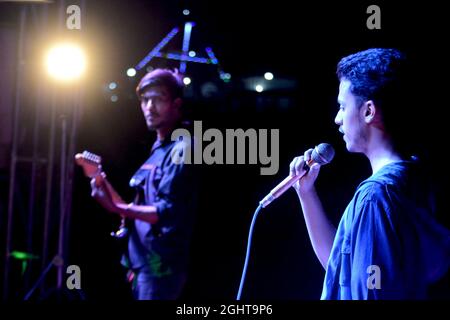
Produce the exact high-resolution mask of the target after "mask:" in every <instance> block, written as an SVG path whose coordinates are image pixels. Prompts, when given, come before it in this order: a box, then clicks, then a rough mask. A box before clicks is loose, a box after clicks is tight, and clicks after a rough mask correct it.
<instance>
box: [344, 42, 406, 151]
mask: <svg viewBox="0 0 450 320" xmlns="http://www.w3.org/2000/svg"><path fill="white" fill-rule="evenodd" d="M412 72H413V68H411V65H410V61H409V60H407V59H406V56H405V55H404V54H403V53H402V52H400V51H399V50H397V49H383V48H372V49H368V50H365V51H360V52H357V53H354V54H351V55H349V56H347V57H344V58H342V59H341V61H339V63H338V66H337V76H338V78H339V80H343V79H345V80H349V81H350V83H351V86H350V92H351V93H352V94H353V95H355V96H356V98H357V102H358V103H359V104H360V105H362V104H363V103H364V102H365V101H368V100H372V101H373V102H374V104H375V105H376V106H377V107H378V108H379V109H380V110H381V116H382V120H383V123H384V126H385V129H386V131H387V132H388V133H389V134H391V137H392V138H393V140H396V141H394V142H397V143H396V144H397V145H400V144H401V143H403V142H404V141H403V140H404V139H403V138H404V137H402V135H403V132H400V131H401V129H402V128H401V126H400V125H399V124H402V123H404V122H405V121H407V119H406V118H405V116H406V114H405V107H407V108H410V107H411V95H412V93H413V92H411V91H412V88H411V85H412V82H411V81H412V80H411V79H412V78H413V77H412ZM408 113H409V112H408ZM402 131H404V130H402ZM400 139H402V141H400Z"/></svg>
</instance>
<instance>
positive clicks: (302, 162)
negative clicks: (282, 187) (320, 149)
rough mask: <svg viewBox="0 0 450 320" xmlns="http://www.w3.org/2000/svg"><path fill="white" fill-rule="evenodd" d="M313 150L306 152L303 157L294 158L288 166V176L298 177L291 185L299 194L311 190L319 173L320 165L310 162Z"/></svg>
mask: <svg viewBox="0 0 450 320" xmlns="http://www.w3.org/2000/svg"><path fill="white" fill-rule="evenodd" d="M313 150H314V149H309V150H306V151H305V153H304V155H303V156H300V157H295V158H294V159H293V160H292V162H291V164H290V165H289V175H290V176H292V177H300V179H298V180H297V182H296V183H294V185H293V187H294V189H295V190H296V191H297V193H299V194H301V193H304V192H308V191H310V190H311V189H312V187H313V186H314V182H315V181H316V179H317V176H318V175H319V172H320V164H318V163H317V162H313V161H311V155H312V152H313ZM309 164H310V165H309Z"/></svg>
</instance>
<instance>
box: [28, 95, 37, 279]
mask: <svg viewBox="0 0 450 320" xmlns="http://www.w3.org/2000/svg"><path fill="white" fill-rule="evenodd" d="M39 98H40V95H39V94H38V99H37V101H39ZM35 106H36V108H35V110H34V112H35V116H34V128H33V155H32V164H31V177H30V195H29V203H28V219H27V224H28V225H27V233H26V237H27V251H28V252H33V251H34V250H33V234H34V232H33V231H34V228H33V227H34V226H33V224H34V212H35V198H36V180H37V179H36V175H37V170H38V165H39V152H38V145H39V122H40V115H41V112H40V110H38V108H39V107H40V104H39V102H37V103H36V105H35ZM30 272H31V267H30V266H29V267H28V272H26V273H25V279H24V287H25V288H28V286H29V282H30Z"/></svg>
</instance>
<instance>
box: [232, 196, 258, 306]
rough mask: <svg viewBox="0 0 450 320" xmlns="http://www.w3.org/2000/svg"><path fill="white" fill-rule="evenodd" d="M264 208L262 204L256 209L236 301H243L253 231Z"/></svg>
mask: <svg viewBox="0 0 450 320" xmlns="http://www.w3.org/2000/svg"><path fill="white" fill-rule="evenodd" d="M262 208H263V207H262V204H261V203H260V204H259V206H258V208H256V211H255V213H254V214H253V219H252V223H251V224H250V231H249V233H248V242H247V252H246V254H245V262H244V268H243V270H242V276H241V283H240V284H239V291H238V293H237V296H236V300H241V295H242V289H243V288H244V282H245V275H246V274H247V267H248V261H249V259H250V247H251V243H252V236H253V229H254V227H255V221H256V218H257V217H258V214H259V212H260V211H261V209H262Z"/></svg>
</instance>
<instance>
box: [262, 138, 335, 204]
mask: <svg viewBox="0 0 450 320" xmlns="http://www.w3.org/2000/svg"><path fill="white" fill-rule="evenodd" d="M333 158H334V149H333V147H332V146H331V145H330V144H328V143H321V144H319V145H318V146H316V147H315V148H314V149H309V150H307V151H306V152H305V154H304V155H303V156H300V157H296V158H294V160H292V162H291V164H290V174H289V176H288V177H287V178H286V179H284V180H283V181H281V182H280V183H279V184H278V185H277V186H276V187H275V188H273V189H272V191H270V193H269V194H268V195H267V196H266V197H265V198H264V199H262V200H261V201H260V205H261V207H263V208H265V207H267V206H268V205H269V204H270V203H271V202H272V201H273V200H275V199H276V198H278V197H279V196H281V195H282V194H283V193H284V192H285V191H286V190H288V189H289V188H290V187H292V186H293V185H294V188H295V189H296V190H297V192H299V193H300V194H301V193H303V192H306V191H308V190H311V188H312V187H313V185H314V181H315V180H316V178H317V175H318V174H319V170H320V166H321V165H324V164H327V163H330V161H331V160H333Z"/></svg>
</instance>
